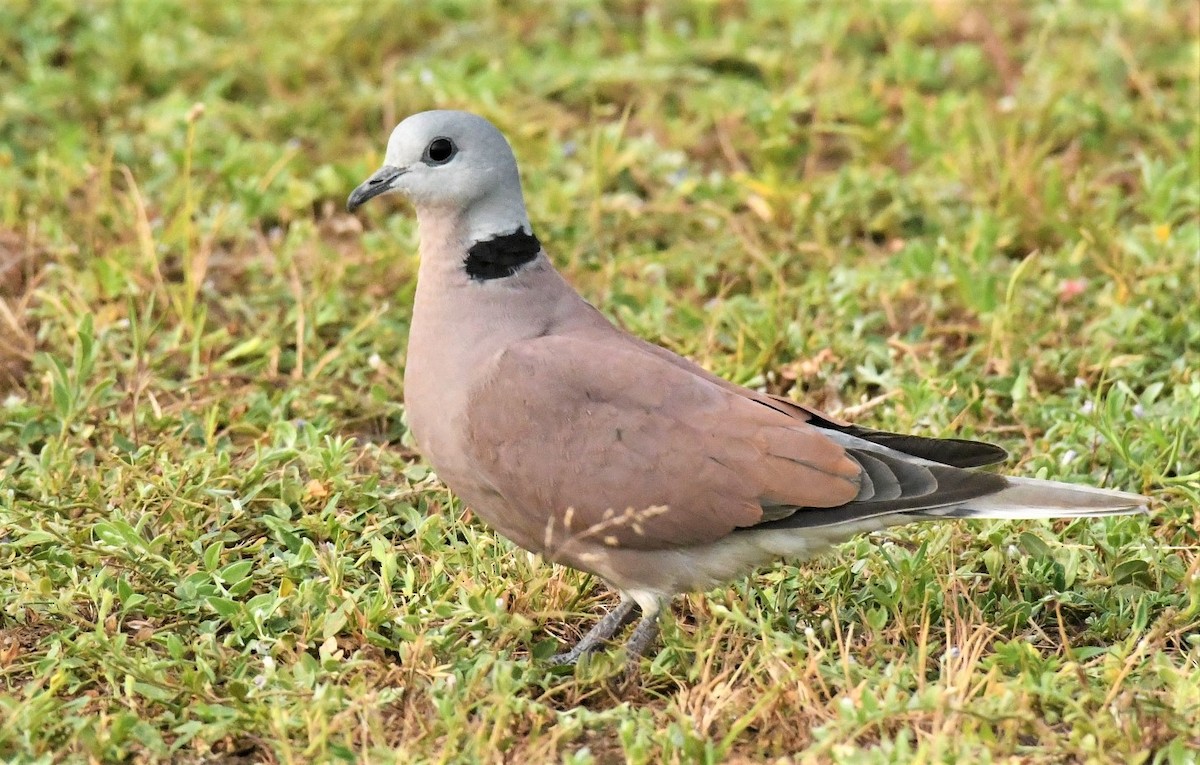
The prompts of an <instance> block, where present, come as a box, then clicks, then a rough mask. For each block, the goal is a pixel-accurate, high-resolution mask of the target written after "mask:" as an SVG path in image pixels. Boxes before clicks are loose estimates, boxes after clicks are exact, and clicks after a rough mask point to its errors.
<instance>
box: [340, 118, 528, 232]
mask: <svg viewBox="0 0 1200 765" xmlns="http://www.w3.org/2000/svg"><path fill="white" fill-rule="evenodd" d="M393 192H395V193H399V194H402V195H403V196H405V197H407V198H408V199H409V201H411V202H412V204H413V206H414V207H415V208H416V209H417V214H418V215H419V216H420V215H422V214H423V213H424V212H426V211H437V212H441V213H449V214H450V215H454V216H461V217H462V219H463V222H464V224H465V225H466V226H467V227H468V228H469V229H471V230H472V231H471V233H472V234H473V235H474V236H473V238H483V237H486V236H488V235H492V234H495V233H497V232H507V231H511V230H513V229H514V228H518V227H519V228H523V229H525V230H528V229H529V221H528V218H527V217H526V214H525V204H524V200H523V199H522V196H521V181H520V177H519V175H518V172H517V162H516V159H515V158H514V157H513V153H512V149H511V148H509V145H508V141H506V140H505V139H504V136H503V135H502V134H501V133H500V131H499V130H497V129H496V128H495V126H494V125H492V123H490V122H488V121H487V120H486V119H484V118H483V117H480V116H478V115H475V114H471V113H469V112H460V111H447V110H438V111H428V112H420V113H419V114H414V115H412V116H411V117H409V118H407V119H405V120H404V121H403V122H401V123H400V124H399V125H397V126H396V129H395V130H393V131H392V136H391V138H390V139H389V140H388V145H387V154H386V155H385V157H384V162H383V167H381V168H379V170H377V171H375V173H373V174H372V175H371V177H369V178H367V180H365V181H363V183H362V184H361V185H360V186H359V187H358V188H356V189H355V190H354V191H353V193H351V194H350V197H349V199H347V200H346V209H347V210H349V211H351V212H353V211H354V210H356V209H357V208H358V207H359V206H361V205H362V204H363V203H364V202H366V201H367V200H369V199H372V198H373V197H377V196H381V195H383V194H390V193H393Z"/></svg>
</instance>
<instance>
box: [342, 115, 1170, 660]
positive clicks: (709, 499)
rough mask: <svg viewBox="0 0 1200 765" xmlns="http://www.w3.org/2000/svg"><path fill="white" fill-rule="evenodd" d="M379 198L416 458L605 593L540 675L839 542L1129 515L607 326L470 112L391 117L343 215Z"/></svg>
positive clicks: (1102, 500) (523, 543)
mask: <svg viewBox="0 0 1200 765" xmlns="http://www.w3.org/2000/svg"><path fill="white" fill-rule="evenodd" d="M384 194H400V195H402V196H403V197H406V198H407V199H408V200H409V202H410V203H411V205H412V207H413V209H414V210H415V212H416V217H417V224H418V238H419V255H420V264H419V267H418V273H417V287H416V294H415V297H414V300H413V306H412V322H411V328H410V335H409V342H408V352H407V358H406V361H405V373H404V405H405V410H406V415H407V420H408V425H409V428H410V429H411V432H412V435H413V437H414V439H415V441H416V443H417V446H418V449H419V451H420V452H421V454H422V455H423V457H424V458H425V459H426V460H427V461H428V463H429V464H430V465H431V466H432V467H433V469H434V470H435V472H436V474H437V476H438V477H439V479H440V480H441V481H443V482H444V483H445V484H446V485H447V486H448V487H449V488H450V489H451V490H452V491H453V492H454V493H455V494H457V496H458V497H459V498H460V499H461V500H462V501H463V502H464V503H465V504H466V505H467V506H468V507H470V508H471V509H472V510H473V511H474V512H475V514H476V515H477V516H478V517H479V518H481V519H482V520H483V521H485V522H486V523H487V524H488V525H489V526H490V527H491V528H493V529H494V530H496V531H497V532H499V533H500V534H501V535H503V536H505V537H507V538H508V539H509V540H511V541H512V542H514V543H515V544H517V545H519V546H520V547H522V548H524V549H526V550H530V551H533V552H535V553H539V554H540V555H542V556H543V557H544V558H545V559H547V560H549V561H552V562H555V563H559V564H563V565H566V566H570V567H572V568H575V569H578V570H580V571H585V572H589V573H591V574H593V575H595V576H597V577H599V578H600V579H601V580H603V581H604V582H606V583H607V584H608V585H609V586H610V587H612V588H613V589H614V590H615V591H616V592H617V593H619V594H620V601H619V603H618V604H617V605H616V606H615V607H614V608H613V609H612V610H611V611H610V612H609V613H608V614H607V615H605V616H604V617H603V618H601V619H600V620H599V621H598V622H597V623H596V624H595V625H594V626H593V627H592V628H591V629H590V631H588V632H587V633H586V634H585V635H584V636H583V637H582V638H581V639H580V640H579V641H578V642H577V643H576V644H575V645H574V647H572V648H570V649H569V650H567V651H565V652H563V653H561V654H558V655H557V656H555V657H554V658H553V661H554V662H556V663H574V662H575V661H577V660H578V659H579V658H580V657H581V656H583V655H585V654H587V653H588V652H590V651H593V650H595V649H597V648H598V647H600V646H602V645H605V644H606V643H607V642H608V641H610V640H611V639H612V638H614V636H616V635H617V634H618V633H619V632H620V631H621V630H622V629H623V628H625V627H627V626H628V625H629V624H630V623H631V622H633V621H634V620H635V619H636V620H637V625H636V626H634V627H633V629H632V632H631V633H630V635H629V637H628V639H627V641H626V643H625V651H626V657H627V661H628V662H630V664H635V663H636V662H637V661H638V660H639V658H640V657H641V656H643V655H644V654H646V653H647V651H648V649H649V648H650V646H651V645H652V644H653V643H654V642H655V641H656V639H657V637H658V632H659V616H660V613H661V612H662V610H663V608H664V606H666V605H667V604H669V603H670V602H671V600H672V598H674V597H675V596H676V595H679V594H681V593H686V592H693V591H704V590H708V589H711V588H712V587H714V586H717V585H720V584H722V583H725V582H728V581H729V580H732V579H734V578H737V577H740V576H744V575H746V574H748V573H750V572H752V571H753V570H754V569H755V568H758V567H761V566H763V565H766V564H769V563H771V562H773V561H775V560H777V559H791V560H803V559H806V558H810V557H812V556H814V555H817V554H819V553H821V552H822V551H825V550H827V549H829V548H830V547H831V546H832V545H835V544H837V543H839V542H842V541H845V540H847V539H849V538H851V537H852V536H854V535H856V534H862V533H864V532H871V531H877V530H880V529H884V528H887V527H890V526H894V525H897V524H903V523H909V522H914V521H924V520H946V519H957V518H994V519H1012V518H1079V517H1085V516H1107V515H1116V514H1124V513H1135V512H1145V508H1146V505H1147V498H1146V497H1143V496H1140V495H1138V494H1133V493H1127V492H1122V491H1112V490H1105V489H1098V488H1091V487H1086V486H1079V485H1073V484H1067V483H1060V482H1054V481H1045V480H1037V479H1030V478H1020V477H1005V476H1002V475H1000V474H998V473H995V472H991V471H984V470H979V468H982V467H985V466H988V465H993V464H995V463H998V462H1001V461H1003V460H1004V459H1005V458H1006V457H1007V454H1006V452H1005V451H1004V450H1003V449H1001V448H1000V447H997V446H993V445H990V444H986V443H982V442H978V441H969V440H963V439H953V438H949V439H943V438H929V437H923V436H919V435H904V434H898V433H890V432H885V431H880V430H873V429H870V428H867V427H863V426H860V425H856V424H851V423H849V422H845V421H842V420H840V419H837V418H835V417H832V416H830V415H827V414H823V413H821V412H819V411H817V410H815V409H811V408H809V407H806V406H804V405H802V404H800V403H797V402H795V401H792V400H790V399H787V398H783V397H780V396H774V395H769V394H766V393H762V392H759V391H756V390H752V389H749V388H745V387H741V386H739V385H736V384H734V383H731V382H729V381H727V380H725V379H723V378H721V377H718V376H716V375H714V374H712V373H710V372H708V371H707V370H705V369H704V368H702V367H701V366H699V365H698V364H696V363H694V362H692V361H690V360H688V359H686V358H683V357H681V356H679V355H676V354H675V353H673V352H671V351H670V350H667V349H665V348H662V347H660V346H658V345H655V344H653V343H650V342H647V341H645V340H642V339H640V338H638V337H635V336H633V335H631V334H629V333H628V332H625V331H624V330H622V329H620V328H619V327H617V326H616V325H614V324H613V323H612V322H610V321H609V320H608V319H607V318H606V317H605V316H604V315H603V314H602V313H601V312H600V311H599V310H597V309H596V308H594V307H593V306H592V305H591V304H589V303H588V302H587V301H586V300H584V299H583V298H582V297H581V296H580V295H579V294H578V293H577V292H576V291H575V290H574V289H573V288H572V287H571V285H570V284H569V283H568V282H567V281H566V280H565V279H564V278H563V276H562V275H561V274H560V273H559V272H558V271H557V270H556V269H555V268H554V266H553V264H552V263H551V260H550V258H549V256H548V254H547V250H546V248H545V247H543V245H542V242H541V241H540V240H539V239H538V238H537V236H536V235H535V234H534V231H533V228H532V226H531V225H530V222H529V217H528V215H527V213H526V208H525V202H524V196H523V193H522V188H521V180H520V175H519V171H518V167H517V161H516V158H515V157H514V154H513V151H512V149H511V148H510V146H509V144H508V141H507V140H506V139H505V138H504V136H503V135H502V134H501V132H500V131H499V130H498V129H497V128H496V127H495V126H493V125H492V124H491V123H490V122H488V121H487V120H486V119H484V118H483V117H480V116H477V115H475V114H471V113H468V112H461V111H446V110H438V111H427V112H421V113H418V114H414V115H412V116H410V117H408V118H407V119H405V120H404V121H402V122H401V123H400V124H399V125H398V126H397V127H396V128H395V130H394V131H393V132H392V134H391V137H390V139H389V140H388V144H387V151H386V154H385V157H384V162H383V166H382V167H381V168H380V169H379V170H378V171H376V172H375V173H374V174H372V175H371V176H370V177H369V178H367V179H366V181H364V182H363V183H362V184H361V185H360V186H358V187H357V188H356V189H354V191H353V193H351V194H350V196H349V199H348V200H347V208H348V210H349V211H351V212H353V211H354V210H356V209H357V208H358V207H359V206H360V205H362V204H363V203H365V202H367V201H368V200H370V199H372V198H374V197H377V196H381V195H384ZM639 616H640V618H639Z"/></svg>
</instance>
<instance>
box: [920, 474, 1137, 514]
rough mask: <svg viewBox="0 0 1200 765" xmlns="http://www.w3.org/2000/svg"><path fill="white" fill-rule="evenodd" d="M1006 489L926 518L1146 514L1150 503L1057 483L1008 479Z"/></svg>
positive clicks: (1118, 493) (935, 510) (933, 510)
mask: <svg viewBox="0 0 1200 765" xmlns="http://www.w3.org/2000/svg"><path fill="white" fill-rule="evenodd" d="M1008 483H1009V485H1008V487H1006V488H1004V489H1001V490H1000V491H998V492H996V493H995V494H989V495H987V496H984V497H979V498H977V499H972V500H968V501H967V502H964V503H962V504H961V505H950V506H948V507H939V508H930V509H928V510H923V511H921V512H920V513H911V514H912V515H921V516H923V517H926V518H996V519H1002V518H1008V519H1014V518H1087V517H1096V516H1104V515H1128V514H1130V513H1144V512H1146V503H1147V502H1149V500H1148V499H1147V498H1146V497H1143V496H1142V495H1140V494H1132V493H1130V492H1126V491H1113V490H1111V489H1095V488H1092V487H1091V486H1079V485H1076V484H1071V483H1062V482H1060V481H1042V480H1039V479H1036V478H1009V479H1008Z"/></svg>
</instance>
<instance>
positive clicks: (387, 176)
mask: <svg viewBox="0 0 1200 765" xmlns="http://www.w3.org/2000/svg"><path fill="white" fill-rule="evenodd" d="M406 172H408V171H407V170H406V169H405V168H402V167H392V166H391V165H384V166H383V167H381V168H379V169H378V170H376V171H375V172H374V173H372V174H371V177H370V178H368V179H366V180H365V181H363V182H362V183H361V184H359V187H358V188H357V189H355V190H354V191H352V192H350V197H349V198H348V199H347V200H346V211H347V212H354V211H355V210H357V209H358V208H359V207H361V206H362V203H363V202H366V201H367V200H368V199H370V198H371V197H377V196H379V195H380V194H382V193H384V192H385V191H387V190H388V189H390V188H391V187H392V181H394V180H396V179H397V178H399V177H400V176H402V175H404V174H405V173H406Z"/></svg>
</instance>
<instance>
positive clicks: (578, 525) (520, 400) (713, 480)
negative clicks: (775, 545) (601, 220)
mask: <svg viewBox="0 0 1200 765" xmlns="http://www.w3.org/2000/svg"><path fill="white" fill-rule="evenodd" d="M470 400H471V416H470V417H469V418H468V425H467V428H468V439H467V444H468V445H467V447H466V448H467V451H468V454H467V456H468V458H469V459H470V460H471V461H472V463H473V465H474V467H475V469H476V470H477V471H478V473H479V475H480V477H481V478H483V479H484V480H485V481H486V482H487V483H488V484H490V485H491V486H492V487H493V488H494V490H495V491H497V492H498V493H499V494H500V495H502V496H503V497H504V499H505V500H506V501H507V502H508V503H510V504H512V505H514V506H516V507H520V508H521V509H522V510H523V512H527V513H538V514H541V515H544V517H545V523H546V527H547V534H548V536H549V537H553V538H554V539H562V538H563V537H564V536H567V537H572V538H576V537H579V536H594V537H596V538H597V540H599V541H602V542H603V543H604V544H608V545H611V546H619V547H629V548H635V549H661V548H667V547H678V546H690V545H696V544H703V543H706V542H711V541H714V540H717V539H720V538H721V537H723V536H726V535H727V534H729V533H731V532H733V531H734V530H736V529H739V528H750V527H755V526H759V525H762V524H771V523H778V522H780V521H784V520H790V524H789V526H791V527H795V526H797V525H801V526H803V525H824V524H825V523H839V522H843V521H846V520H853V519H855V518H859V517H870V516H875V515H884V514H887V513H892V512H902V511H905V510H912V509H916V508H927V507H938V506H944V505H949V504H953V503H956V502H961V501H963V500H965V499H969V498H972V497H977V496H981V495H984V494H987V493H991V492H994V491H997V490H999V488H1002V487H1003V485H1004V479H1003V478H1000V477H999V476H992V475H988V474H977V473H971V472H967V471H963V470H959V469H956V468H952V467H948V466H945V465H938V464H934V463H928V462H926V461H924V460H911V459H910V458H908V457H907V456H906V455H902V454H899V453H896V452H893V451H892V450H890V449H887V448H884V447H875V448H876V449H877V450H876V451H872V450H871V445H870V444H866V445H865V448H859V446H860V445H862V444H865V443H866V442H860V441H851V442H849V444H848V445H847V446H843V445H841V444H839V443H838V442H837V441H835V440H834V439H832V438H830V437H829V436H830V434H829V433H827V432H823V431H822V430H821V429H820V428H817V427H814V426H812V425H810V424H808V423H806V422H804V421H802V420H799V419H797V418H795V417H793V416H790V415H788V414H785V413H784V412H781V411H779V410H778V409H776V408H773V407H770V406H765V405H763V403H762V402H759V401H756V400H754V399H752V398H747V397H745V396H741V395H738V394H737V393H736V392H734V391H730V390H728V389H726V388H725V387H723V386H720V385H717V384H714V383H713V382H712V381H710V380H708V379H705V378H704V377H700V376H697V375H695V374H692V373H691V372H690V371H689V370H687V369H686V368H683V367H681V366H679V365H675V364H671V363H669V362H667V361H666V360H664V359H662V358H660V357H658V356H657V355H656V354H651V353H647V352H645V351H644V350H643V349H641V348H640V347H638V345H636V344H634V343H627V342H622V341H620V340H619V339H614V340H611V341H603V340H596V339H594V338H586V337H577V336H572V335H551V336H546V337H541V338H537V339H534V340H529V341H525V342H522V343H518V344H516V345H514V346H512V347H510V348H508V349H507V350H505V351H504V352H503V353H501V354H500V355H499V356H498V357H497V359H496V361H495V364H494V367H493V368H492V369H491V370H489V373H488V374H487V375H485V376H484V382H482V383H481V384H479V385H477V386H476V387H475V389H474V390H472V392H471V399H470ZM997 482H998V483H997ZM993 484H995V485H993ZM801 518H804V519H811V521H805V520H801ZM500 531H501V532H503V531H504V529H500ZM550 544H553V541H551V542H550Z"/></svg>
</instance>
